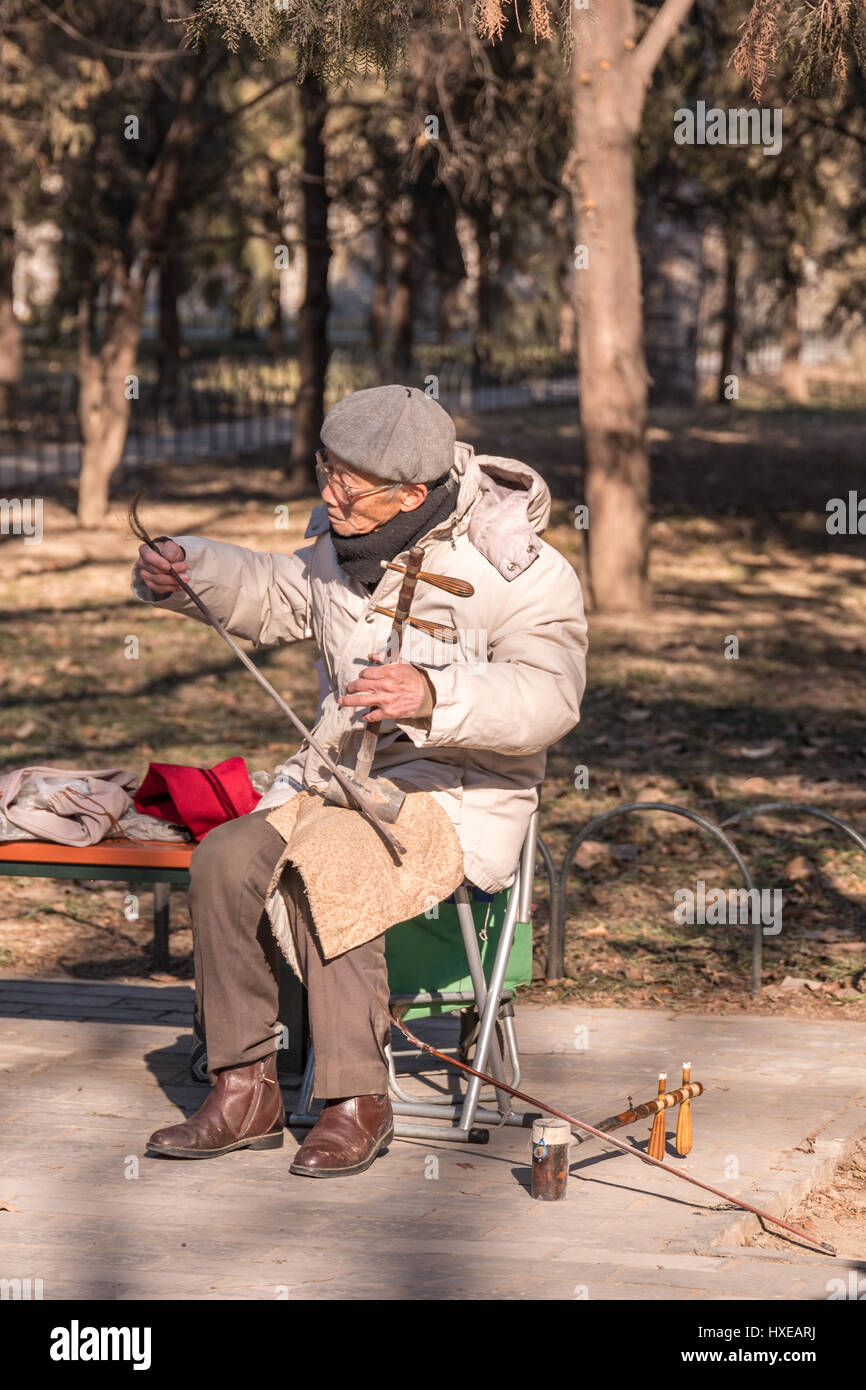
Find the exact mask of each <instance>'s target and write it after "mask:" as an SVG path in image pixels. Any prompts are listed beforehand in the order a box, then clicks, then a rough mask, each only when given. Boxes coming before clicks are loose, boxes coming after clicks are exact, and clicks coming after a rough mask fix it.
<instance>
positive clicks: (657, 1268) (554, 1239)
mask: <svg viewBox="0 0 866 1390" xmlns="http://www.w3.org/2000/svg"><path fill="white" fill-rule="evenodd" d="M191 1007H192V991H191V989H190V987H188V986H182V985H172V986H159V985H156V984H151V983H147V984H140V985H128V984H110V983H104V984H103V983H100V984H92V983H83V982H82V983H78V982H69V981H67V980H63V981H57V982H52V981H43V982H34V983H30V982H21V981H5V982H4V981H0V1070H2V1072H3V1077H2V1081H0V1211H2V1214H0V1221H2V1225H0V1278H6V1279H10V1278H31V1279H36V1278H40V1279H42V1281H43V1288H44V1297H45V1298H46V1299H55V1298H64V1297H72V1298H78V1299H116V1298H119V1299H129V1298H145V1299H165V1298H171V1299H174V1298H181V1299H214V1298H227V1299H228V1298H230V1299H236V1298H244V1299H274V1298H276V1299H281V1298H291V1299H297V1298H302V1299H309V1298H316V1299H320V1298H322V1299H362V1298H372V1299H442V1298H445V1299H548V1298H550V1299H575V1298H589V1299H617V1300H619V1299H644V1298H647V1297H651V1298H654V1299H677V1300H680V1299H705V1298H707V1297H714V1298H718V1299H725V1300H730V1299H755V1298H769V1299H775V1300H817V1299H825V1298H826V1297H827V1291H828V1281H830V1280H832V1279H839V1278H842V1279H845V1280H847V1278H848V1270H849V1269H852V1268H854V1269H858V1270H859V1271H860V1275H861V1277H862V1275H864V1274H866V1260H863V1259H862V1257H863V1256H864V1255H866V1239H864V1248H862V1249H860V1250H858V1251H847V1252H840V1258H838V1259H835V1260H834V1259H832V1258H830V1257H827V1256H823V1255H821V1254H817V1253H813V1252H812V1251H810V1250H807V1249H804V1248H803V1247H802V1246H799V1245H798V1244H797V1243H796V1242H793V1241H792V1244H791V1248H790V1251H786V1252H781V1251H776V1250H771V1251H768V1250H756V1249H749V1248H743V1247H742V1246H741V1245H740V1244H739V1241H740V1239H741V1238H742V1233H743V1232H744V1231H748V1230H754V1229H755V1221H754V1218H751V1217H745V1218H742V1219H741V1218H740V1217H739V1216H738V1215H737V1214H736V1212H732V1211H730V1210H721V1211H719V1210H718V1209H717V1207H718V1205H719V1204H717V1203H716V1201H715V1199H714V1198H713V1197H711V1196H710V1195H709V1194H702V1193H701V1192H699V1191H698V1190H697V1189H694V1188H690V1187H688V1186H687V1185H686V1184H684V1183H681V1182H679V1181H677V1180H676V1179H675V1178H673V1177H669V1176H668V1175H667V1174H664V1173H660V1172H658V1170H654V1169H651V1168H649V1167H648V1166H647V1165H645V1164H640V1163H638V1162H637V1161H636V1160H633V1159H630V1158H629V1157H627V1156H626V1155H624V1154H616V1153H609V1152H603V1151H602V1147H601V1145H600V1144H599V1143H598V1142H597V1141H595V1140H592V1139H591V1140H589V1141H588V1142H587V1143H586V1144H585V1145H580V1146H578V1147H576V1148H575V1149H573V1151H572V1160H573V1161H572V1169H571V1172H572V1181H571V1182H570V1184H569V1192H568V1196H567V1198H566V1200H565V1201H563V1202H558V1203H544V1202H534V1201H533V1200H532V1199H531V1197H530V1196H529V1191H528V1184H529V1168H528V1163H529V1135H528V1131H526V1130H522V1129H515V1128H510V1127H509V1128H506V1129H501V1130H498V1131H496V1132H494V1133H493V1134H492V1135H491V1140H490V1143H489V1144H488V1145H486V1146H483V1147H481V1146H472V1147H466V1146H461V1145H455V1144H449V1143H447V1142H446V1141H442V1142H441V1143H440V1142H432V1141H430V1140H406V1139H400V1140H395V1142H394V1144H393V1145H392V1147H391V1149H390V1151H389V1152H388V1154H387V1155H385V1156H384V1157H382V1158H380V1159H378V1160H377V1161H376V1163H375V1164H373V1166H372V1168H370V1169H369V1170H368V1171H367V1172H366V1173H365V1174H362V1175H361V1176H360V1177H358V1178H354V1179H346V1180H337V1181H334V1180H332V1181H326V1182H324V1181H317V1182H314V1181H311V1180H310V1179H308V1178H298V1177H293V1176H292V1175H290V1174H289V1172H288V1166H289V1163H290V1161H291V1155H292V1153H293V1152H294V1148H295V1144H296V1142H300V1140H301V1139H302V1138H303V1132H302V1131H296V1134H295V1139H294V1140H293V1139H292V1136H291V1135H289V1134H287V1136H286V1139H287V1142H286V1145H285V1146H284V1148H283V1149H281V1150H278V1151H276V1152H264V1153H250V1152H248V1151H245V1152H239V1153H234V1154H230V1155H227V1156H226V1157H224V1158H221V1159H216V1160H213V1161H210V1162H171V1161H169V1160H165V1159H147V1158H145V1157H144V1156H143V1148H144V1142H145V1140H146V1138H147V1136H148V1134H149V1133H150V1132H151V1131H152V1130H153V1129H156V1128H157V1127H158V1126H160V1125H164V1124H169V1123H172V1122H176V1121H177V1120H179V1119H180V1118H182V1115H183V1114H184V1113H186V1114H189V1113H192V1112H193V1111H194V1110H195V1109H197V1108H198V1106H199V1105H200V1104H201V1101H202V1099H203V1097H204V1094H205V1092H204V1089H203V1088H202V1087H201V1086H197V1085H194V1084H192V1083H190V1082H189V1080H188V1074H187V1058H188V1054H189V1031H188V1029H189V1021H190V1015H191ZM517 1028H518V1037H519V1041H520V1046H521V1051H522V1054H523V1060H524V1076H523V1082H522V1085H523V1086H524V1087H526V1088H527V1089H528V1090H529V1091H530V1092H533V1093H535V1094H537V1095H540V1096H541V1097H542V1098H544V1099H551V1100H552V1101H553V1102H554V1103H557V1104H558V1105H559V1106H561V1107H562V1108H563V1109H565V1110H570V1112H571V1113H572V1114H578V1115H581V1116H583V1117H585V1118H587V1119H588V1120H589V1121H590V1122H592V1123H594V1122H595V1121H597V1120H600V1119H602V1118H603V1117H604V1116H606V1115H608V1114H611V1113H613V1112H614V1111H616V1110H619V1109H621V1108H624V1107H625V1104H626V1101H627V1097H628V1096H629V1095H631V1096H633V1097H634V1099H635V1100H638V1099H645V1098H647V1097H649V1096H650V1095H652V1094H653V1093H654V1091H655V1089H656V1078H657V1074H658V1072H659V1071H660V1070H663V1069H667V1070H668V1073H669V1075H670V1076H671V1077H672V1078H673V1079H674V1080H676V1081H678V1079H679V1070H678V1069H679V1066H680V1064H681V1062H682V1061H683V1059H686V1060H689V1061H691V1063H692V1067H693V1070H692V1075H693V1077H694V1078H695V1079H697V1080H700V1081H702V1082H703V1083H704V1086H705V1088H706V1093H705V1095H704V1096H702V1097H701V1098H700V1099H699V1100H698V1101H696V1102H695V1104H694V1108H693V1115H694V1129H695V1145H694V1148H693V1150H692V1153H691V1154H690V1155H689V1157H688V1158H687V1159H680V1158H678V1157H677V1155H676V1154H675V1153H674V1151H673V1146H672V1142H671V1141H670V1140H669V1158H670V1160H671V1161H672V1162H675V1163H677V1164H681V1165H682V1166H684V1167H686V1168H687V1169H688V1171H689V1172H691V1173H693V1174H694V1175H695V1176H697V1177H701V1178H703V1179H705V1180H706V1181H707V1182H710V1183H712V1184H713V1185H714V1186H716V1187H720V1188H722V1189H724V1190H726V1191H731V1192H737V1193H739V1194H742V1195H746V1194H747V1193H751V1194H752V1196H753V1199H754V1200H755V1201H756V1202H757V1204H758V1205H761V1206H767V1207H770V1208H771V1209H773V1210H775V1211H777V1212H779V1213H781V1211H782V1210H783V1208H785V1207H786V1206H789V1205H790V1204H791V1202H792V1201H793V1200H796V1198H798V1197H799V1196H800V1195H801V1194H802V1192H804V1191H806V1190H808V1188H809V1187H810V1186H812V1185H813V1184H814V1183H815V1182H816V1181H822V1180H823V1179H824V1178H825V1177H826V1176H827V1174H828V1173H829V1171H830V1170H831V1169H832V1166H833V1164H834V1163H835V1161H836V1160H837V1159H838V1158H839V1157H840V1156H841V1154H842V1153H843V1152H844V1151H845V1150H846V1148H847V1147H848V1146H850V1144H851V1143H852V1142H853V1140H854V1138H855V1137H856V1135H857V1134H858V1133H860V1132H862V1131H863V1130H864V1129H866V1094H864V1093H866V1069H864V1054H866V1024H859V1023H849V1022H833V1023H826V1022H806V1021H802V1020H799V1019H790V1020H786V1019H780V1018H778V1017H773V1018H745V1017H742V1016H736V1017H730V1018H719V1017H711V1018H701V1017H699V1016H695V1015H683V1016H681V1017H676V1016H673V1015H669V1014H667V1013H665V1012H664V1011H658V1012H644V1011H637V1010H617V1009H593V1010H591V1009H582V1008H576V1007H571V1006H561V1005H559V1006H551V1007H545V1008H541V1007H539V1006H531V1005H523V1006H521V1007H520V1008H519V1009H518V1014H517ZM416 1031H418V1032H419V1033H423V1034H424V1036H426V1037H427V1038H429V1039H430V1040H431V1041H434V1040H436V1039H439V1040H440V1042H442V1041H447V1042H453V1041H455V1038H454V1036H453V1035H454V1033H456V1024H455V1023H454V1022H453V1021H451V1020H447V1019H446V1020H437V1021H435V1022H432V1021H427V1022H426V1023H421V1024H418V1025H417V1027H416ZM401 1045H402V1046H406V1044H405V1041H404V1040H402V1039H397V1038H395V1047H399V1046H401ZM432 1060H433V1059H426V1060H425V1063H424V1065H425V1066H426V1064H427V1061H432ZM436 1065H438V1064H436ZM416 1070H417V1067H416ZM425 1075H429V1076H430V1078H431V1080H432V1081H436V1080H439V1081H440V1082H441V1079H442V1078H441V1075H439V1074H435V1073H425ZM288 1080H289V1079H288V1078H287V1081H288ZM427 1084H429V1082H425V1081H424V1079H423V1077H422V1076H419V1075H416V1076H415V1077H414V1078H413V1079H412V1081H411V1082H410V1085H411V1087H412V1088H413V1089H416V1088H417V1089H418V1091H419V1093H420V1092H421V1091H422V1090H423V1088H424V1086H425V1085H427ZM285 1089H286V1097H287V1101H291V1099H292V1092H291V1089H290V1086H289V1085H288V1084H287V1085H286V1088H285ZM673 1114H674V1112H670V1118H669V1122H668V1133H669V1135H670V1136H671V1139H672V1134H673V1129H674V1125H675V1121H674V1118H673ZM647 1133H648V1122H646V1121H644V1122H642V1123H641V1124H639V1125H636V1126H633V1127H632V1128H631V1129H630V1130H628V1131H620V1136H619V1137H625V1136H626V1135H632V1136H634V1138H635V1139H636V1140H637V1141H638V1142H640V1143H643V1141H644V1140H645V1138H646V1135H647ZM807 1136H811V1139H812V1142H811V1143H807V1144H803V1141H804V1140H805V1139H806V1138H807ZM800 1146H802V1149H804V1150H809V1149H811V1150H812V1152H803V1151H801V1147H800ZM736 1174H739V1176H736ZM858 1256H859V1257H861V1258H860V1259H858Z"/></svg>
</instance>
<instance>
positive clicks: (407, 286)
mask: <svg viewBox="0 0 866 1390" xmlns="http://www.w3.org/2000/svg"><path fill="white" fill-rule="evenodd" d="M407 202H408V204H409V205H408V207H406V208H405V209H403V208H402V207H401V203H402V200H401V202H400V203H398V205H397V207H396V208H395V209H394V213H395V215H394V218H393V221H392V224H391V237H392V241H393V261H392V263H393V266H394V290H393V293H392V295H391V312H390V316H389V317H390V322H391V371H392V373H393V376H394V380H395V381H401V382H402V381H404V380H408V378H409V377H410V376H411V375H412V345H413V331H414V317H415V314H414V310H415V263H416V261H417V252H418V238H417V233H418V224H417V216H416V213H415V208H414V205H413V204H412V202H411V195H408V197H407Z"/></svg>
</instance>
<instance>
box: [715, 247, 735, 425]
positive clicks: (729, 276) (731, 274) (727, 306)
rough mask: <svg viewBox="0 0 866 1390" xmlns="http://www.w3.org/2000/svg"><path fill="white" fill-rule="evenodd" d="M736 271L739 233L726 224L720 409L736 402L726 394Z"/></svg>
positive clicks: (731, 358) (732, 346)
mask: <svg viewBox="0 0 866 1390" xmlns="http://www.w3.org/2000/svg"><path fill="white" fill-rule="evenodd" d="M739 268H740V233H739V229H738V228H737V226H736V225H735V224H732V223H729V224H728V227H727V228H726V230H725V299H724V305H723V307H722V356H721V362H720V364H719V385H718V392H717V399H718V401H719V402H720V403H721V404H723V405H724V404H727V403H729V402H730V401H732V400H736V396H734V395H733V393H732V392H731V390H730V386H731V382H730V378H731V377H732V376H733V375H734V361H735V358H734V352H735V348H736V343H737V329H738V327H739V314H738V306H737V278H738V272H739Z"/></svg>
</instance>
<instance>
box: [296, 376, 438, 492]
mask: <svg viewBox="0 0 866 1390" xmlns="http://www.w3.org/2000/svg"><path fill="white" fill-rule="evenodd" d="M456 436H457V431H456V430H455V428H454V421H453V420H452V419H451V416H450V415H449V414H448V412H447V410H443V408H442V406H441V405H440V404H439V402H438V401H434V400H433V398H432V396H426V395H425V394H424V392H423V391H419V390H418V387H417V386H373V387H371V388H370V389H369V390H367V391H353V392H352V394H351V395H350V396H344V397H343V399H342V400H341V401H337V404H336V405H335V406H333V407H332V408H331V410H329V411H328V413H327V415H326V416H325V420H324V423H323V425H322V443H323V444H324V446H325V448H326V449H327V450H328V452H329V453H331V454H333V455H335V457H336V458H338V459H342V461H343V462H344V463H345V464H347V465H348V466H349V467H351V468H358V469H360V470H361V471H362V472H364V473H373V474H375V475H376V477H378V478H387V479H388V480H389V481H391V480H393V481H394V482H395V483H396V482H400V483H431V482H433V480H434V479H435V478H441V477H442V476H443V474H445V473H447V472H448V471H449V469H450V468H451V466H452V465H453V463H454V441H455V439H456Z"/></svg>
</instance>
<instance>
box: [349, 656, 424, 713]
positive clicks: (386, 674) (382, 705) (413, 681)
mask: <svg viewBox="0 0 866 1390" xmlns="http://www.w3.org/2000/svg"><path fill="white" fill-rule="evenodd" d="M370 660H371V661H375V662H378V663H380V664H378V665H376V666H366V667H365V668H364V670H363V671H362V672H361V674H360V676H359V678H358V679H357V680H356V681H350V682H349V684H348V685H347V686H346V694H345V695H343V696H341V698H340V705H341V706H343V705H350V706H351V705H355V706H362V705H370V706H371V708H370V712H369V714H365V715H364V720H365V722H366V723H368V724H374V723H376V722H377V721H378V720H380V719H410V718H411V717H412V716H413V715H414V714H415V713H416V712H417V711H418V710H419V709H420V708H421V706H422V705H423V703H424V697H425V695H426V693H427V682H426V681H425V680H424V677H423V676H422V674H421V672H420V671H419V670H418V667H417V666H410V665H408V663H406V662H404V661H392V662H389V663H388V665H387V666H383V665H381V661H382V658H381V657H380V656H372V655H371V657H370Z"/></svg>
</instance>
